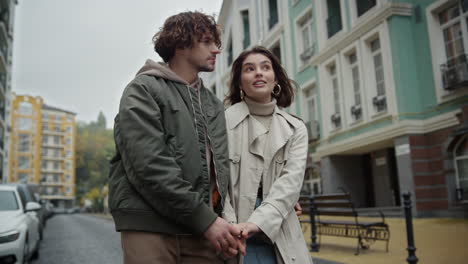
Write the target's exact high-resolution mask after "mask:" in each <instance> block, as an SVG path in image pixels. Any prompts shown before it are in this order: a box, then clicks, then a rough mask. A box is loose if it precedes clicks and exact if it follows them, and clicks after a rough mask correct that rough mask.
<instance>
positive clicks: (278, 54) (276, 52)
mask: <svg viewBox="0 0 468 264" xmlns="http://www.w3.org/2000/svg"><path fill="white" fill-rule="evenodd" d="M271 53H273V54H274V55H275V56H276V58H278V60H279V62H280V63H281V46H280V43H279V42H278V43H277V44H276V45H274V46H273V47H272V48H271Z"/></svg>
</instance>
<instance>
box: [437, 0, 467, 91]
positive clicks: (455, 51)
mask: <svg viewBox="0 0 468 264" xmlns="http://www.w3.org/2000/svg"><path fill="white" fill-rule="evenodd" d="M438 19H439V21H438V22H439V24H440V28H441V30H442V33H443V41H444V48H445V57H446V63H444V64H442V65H441V67H440V68H441V71H442V83H443V87H444V89H446V90H453V89H455V88H458V87H460V86H466V84H467V82H468V59H467V55H466V53H465V49H466V48H467V47H465V45H466V44H467V43H465V41H464V39H466V38H467V37H468V31H467V30H466V28H467V26H468V0H462V1H457V3H455V4H454V5H452V6H450V7H448V8H446V9H445V10H443V11H442V12H440V13H439V14H438Z"/></svg>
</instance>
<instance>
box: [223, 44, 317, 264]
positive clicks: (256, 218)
mask: <svg viewBox="0 0 468 264" xmlns="http://www.w3.org/2000/svg"><path fill="white" fill-rule="evenodd" d="M293 97H294V87H293V85H292V82H291V81H290V80H289V79H288V77H287V75H286V72H285V70H284V69H283V68H282V67H281V64H280V62H279V61H278V59H277V58H276V57H275V56H274V55H273V54H272V53H271V52H270V51H269V50H267V49H266V48H263V47H254V48H253V49H251V50H249V51H244V52H243V53H241V54H240V55H239V57H238V58H237V59H236V60H235V61H234V63H233V65H232V71H231V83H230V88H229V92H228V95H227V98H226V100H225V101H226V103H228V104H230V105H231V106H230V107H229V108H228V109H227V110H226V124H227V133H228V140H229V159H230V172H231V184H230V191H229V196H228V197H227V198H226V204H225V209H224V210H225V211H224V212H223V216H224V218H226V219H227V220H228V221H230V222H232V223H239V224H238V226H239V227H240V228H241V230H242V233H241V236H242V239H247V242H246V243H247V254H246V256H245V257H242V256H240V257H239V260H238V262H239V263H245V264H251V263H278V264H281V263H298V264H299V263H300V264H304V263H312V260H311V259H310V255H309V252H308V249H307V246H306V244H305V241H304V236H303V234H302V230H301V227H300V224H299V220H298V217H297V215H296V214H295V212H294V205H295V204H296V202H297V201H298V199H299V193H300V190H301V186H302V181H303V177H304V169H305V164H306V156H307V148H308V139H307V130H306V127H305V125H304V123H303V122H302V121H301V120H300V119H298V118H296V117H294V116H292V115H290V114H288V113H286V112H284V111H282V110H280V107H281V108H283V107H288V106H289V105H291V102H292V100H293ZM244 242H245V241H244Z"/></svg>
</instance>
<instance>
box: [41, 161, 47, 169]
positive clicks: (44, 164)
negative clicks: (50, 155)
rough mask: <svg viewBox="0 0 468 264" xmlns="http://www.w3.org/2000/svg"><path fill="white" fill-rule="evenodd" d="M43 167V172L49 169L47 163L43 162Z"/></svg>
mask: <svg viewBox="0 0 468 264" xmlns="http://www.w3.org/2000/svg"><path fill="white" fill-rule="evenodd" d="M41 167H42V169H43V170H46V169H47V161H45V160H43V161H42V165H41Z"/></svg>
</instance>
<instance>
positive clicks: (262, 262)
mask: <svg viewBox="0 0 468 264" xmlns="http://www.w3.org/2000/svg"><path fill="white" fill-rule="evenodd" d="M244 263H245V264H276V254H275V246H274V245H272V244H268V243H266V242H264V241H263V240H261V239H258V238H256V237H255V236H253V237H251V238H249V239H247V254H246V255H245V257H244Z"/></svg>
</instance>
